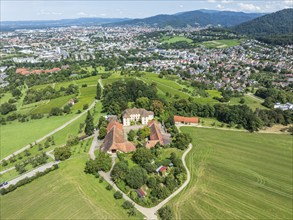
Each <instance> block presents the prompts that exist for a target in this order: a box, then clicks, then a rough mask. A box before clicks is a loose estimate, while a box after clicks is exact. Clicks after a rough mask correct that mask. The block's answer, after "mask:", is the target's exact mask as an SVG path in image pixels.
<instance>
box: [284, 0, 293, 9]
mask: <svg viewBox="0 0 293 220" xmlns="http://www.w3.org/2000/svg"><path fill="white" fill-rule="evenodd" d="M283 2H284V4H285V5H286V6H289V7H293V0H284V1H283Z"/></svg>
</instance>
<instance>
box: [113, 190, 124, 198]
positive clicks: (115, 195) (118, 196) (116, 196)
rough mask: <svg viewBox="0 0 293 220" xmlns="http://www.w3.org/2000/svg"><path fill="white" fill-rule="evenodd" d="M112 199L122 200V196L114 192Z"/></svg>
mask: <svg viewBox="0 0 293 220" xmlns="http://www.w3.org/2000/svg"><path fill="white" fill-rule="evenodd" d="M114 198H115V199H122V198H123V195H122V193H121V192H119V191H116V192H115V193H114Z"/></svg>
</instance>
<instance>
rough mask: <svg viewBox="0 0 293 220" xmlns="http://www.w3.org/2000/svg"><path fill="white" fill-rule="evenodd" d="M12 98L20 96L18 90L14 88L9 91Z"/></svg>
mask: <svg viewBox="0 0 293 220" xmlns="http://www.w3.org/2000/svg"><path fill="white" fill-rule="evenodd" d="M11 94H12V96H13V97H19V96H20V95H21V91H20V90H19V89H18V88H15V89H13V90H12V91H11Z"/></svg>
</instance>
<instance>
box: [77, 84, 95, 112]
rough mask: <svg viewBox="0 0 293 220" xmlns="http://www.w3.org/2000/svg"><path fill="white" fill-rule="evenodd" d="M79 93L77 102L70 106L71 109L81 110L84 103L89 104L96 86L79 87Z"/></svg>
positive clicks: (93, 97)
mask: <svg viewBox="0 0 293 220" xmlns="http://www.w3.org/2000/svg"><path fill="white" fill-rule="evenodd" d="M79 91H80V95H79V97H78V102H77V103H76V104H75V105H74V106H73V107H72V111H73V112H75V111H76V110H81V111H82V110H83V106H84V105H85V104H88V105H90V104H91V103H92V102H93V101H94V100H95V96H96V92H97V88H96V86H90V87H82V88H80V89H79Z"/></svg>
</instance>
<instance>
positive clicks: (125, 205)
mask: <svg viewBox="0 0 293 220" xmlns="http://www.w3.org/2000/svg"><path fill="white" fill-rule="evenodd" d="M122 207H123V208H124V209H131V208H133V207H134V205H133V204H132V202H129V201H125V202H124V203H123V204H122Z"/></svg>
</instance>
